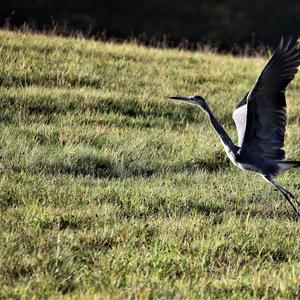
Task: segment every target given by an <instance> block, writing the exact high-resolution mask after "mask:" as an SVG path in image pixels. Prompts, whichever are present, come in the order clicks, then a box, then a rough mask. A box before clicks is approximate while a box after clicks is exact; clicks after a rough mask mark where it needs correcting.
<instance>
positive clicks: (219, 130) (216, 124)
mask: <svg viewBox="0 0 300 300" xmlns="http://www.w3.org/2000/svg"><path fill="white" fill-rule="evenodd" d="M198 105H199V104H198ZM199 106H200V105H199ZM200 107H201V108H202V109H203V110H204V112H205V113H206V114H207V115H208V118H209V120H210V123H211V125H212V126H213V128H214V129H215V131H216V133H217V134H218V136H219V138H220V140H221V142H222V144H223V145H224V147H225V150H226V152H227V149H226V148H227V147H228V148H229V150H231V151H233V152H235V150H236V148H237V147H236V146H235V145H234V143H233V142H232V140H231V138H230V137H229V136H228V134H227V133H226V131H225V130H224V128H223V127H222V126H221V125H220V123H219V122H218V120H217V119H216V117H215V116H214V114H213V113H212V112H211V110H210V108H209V107H208V105H206V106H205V107H202V106H200Z"/></svg>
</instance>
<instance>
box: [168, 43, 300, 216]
mask: <svg viewBox="0 0 300 300" xmlns="http://www.w3.org/2000/svg"><path fill="white" fill-rule="evenodd" d="M299 65H300V50H299V48H298V47H297V45H296V44H294V43H292V39H289V40H288V41H287V42H286V43H285V42H284V40H283V39H281V41H280V43H279V46H278V48H277V50H276V51H275V53H274V54H273V56H272V57H271V59H270V60H269V62H268V63H267V65H266V66H265V68H264V69H263V71H262V72H261V74H260V75H259V77H258V78H257V80H256V82H255V84H254V86H253V87H252V88H251V89H250V91H249V92H248V93H247V94H246V95H245V97H244V98H243V99H242V100H241V101H240V103H239V104H238V106H237V107H236V109H235V110H234V112H233V120H234V122H235V124H236V128H237V132H238V145H237V146H236V145H234V143H233V142H232V141H231V139H230V137H229V136H228V135H227V133H226V132H225V130H224V129H223V128H222V126H221V125H220V124H219V123H218V121H217V120H216V118H215V117H214V115H213V114H212V112H211V111H210V109H209V107H208V105H207V103H206V102H205V100H204V99H203V98H202V97H200V96H191V97H182V96H177V97H170V98H171V99H176V100H183V101H185V102H188V103H191V104H195V105H197V106H199V107H200V108H201V109H202V110H203V111H204V112H205V113H207V115H208V117H209V119H210V122H211V124H212V126H213V127H214V129H215V130H216V132H217V133H218V135H219V137H220V139H221V142H222V143H223V145H224V147H225V151H226V153H227V155H228V157H229V158H230V160H231V161H232V162H233V163H234V164H235V165H237V166H238V167H240V168H242V169H245V170H251V171H255V172H258V173H260V174H261V175H262V176H263V177H264V179H266V180H267V181H268V182H270V183H271V184H273V185H274V186H275V187H276V188H277V189H278V190H279V191H280V192H281V193H282V194H283V195H284V197H285V198H286V199H287V201H288V202H289V203H290V204H291V206H292V207H293V209H294V210H295V212H296V213H297V214H298V211H297V209H296V207H295V205H294V204H293V203H292V200H291V199H294V201H295V203H297V204H298V205H300V203H299V202H298V201H297V200H296V199H295V197H294V196H293V195H292V194H291V193H290V192H289V191H287V190H286V189H285V188H283V187H282V186H280V185H279V184H277V183H276V182H275V180H274V177H275V176H277V175H279V174H280V173H281V172H283V171H286V170H288V169H290V168H295V167H299V166H300V162H299V161H284V158H285V151H284V150H283V147H284V136H285V128H286V120H287V118H286V99H285V90H286V87H287V86H288V84H289V83H290V82H291V81H292V80H293V78H294V77H295V74H296V73H297V68H298V66H299Z"/></svg>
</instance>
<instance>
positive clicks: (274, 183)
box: [264, 175, 300, 218]
mask: <svg viewBox="0 0 300 300" xmlns="http://www.w3.org/2000/svg"><path fill="white" fill-rule="evenodd" d="M264 177H265V179H266V180H267V181H268V182H270V183H271V184H272V185H274V186H275V187H276V189H277V190H279V191H280V192H281V193H282V194H283V196H284V198H285V199H286V200H287V201H288V202H289V204H290V205H291V206H292V208H293V209H294V211H295V213H296V215H297V217H298V218H299V214H298V211H297V209H296V207H295V206H294V204H293V203H292V201H291V199H290V198H292V199H294V200H295V202H296V203H297V204H298V205H299V206H300V203H299V202H298V201H297V200H296V199H295V197H294V195H293V194H292V193H290V192H289V191H288V190H286V189H285V188H284V187H282V186H281V185H279V184H278V183H277V182H275V180H274V179H273V178H272V176H270V175H266V176H264Z"/></svg>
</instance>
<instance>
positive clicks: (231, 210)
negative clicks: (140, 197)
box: [119, 202, 297, 225]
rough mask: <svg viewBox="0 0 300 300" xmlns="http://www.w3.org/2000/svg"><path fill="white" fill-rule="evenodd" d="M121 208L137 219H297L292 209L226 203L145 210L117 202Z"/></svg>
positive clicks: (123, 211)
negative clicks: (191, 217) (263, 208)
mask: <svg viewBox="0 0 300 300" xmlns="http://www.w3.org/2000/svg"><path fill="white" fill-rule="evenodd" d="M119 205H120V207H122V209H121V210H120V217H122V218H125V219H127V218H129V219H132V218H137V219H148V218H150V217H153V216H160V217H161V216H162V215H164V216H166V217H170V216H171V217H172V216H174V217H183V216H186V215H191V214H194V213H196V214H197V215H199V217H200V216H206V217H211V219H212V224H213V225H215V224H221V223H223V222H227V219H228V214H232V215H235V216H237V217H241V218H243V219H246V218H251V219H257V218H260V219H265V218H268V219H277V220H278V219H279V220H282V221H288V220H289V221H291V220H294V221H297V220H296V219H295V216H294V215H293V212H292V211H289V210H287V211H275V210H268V209H266V210H258V209H253V208H251V209H250V208H243V207H242V205H239V207H237V206H232V205H228V206H226V207H221V206H217V205H215V206H212V205H209V204H205V203H201V202H199V203H195V202H189V203H188V204H187V203H181V204H179V203H176V207H169V206H167V205H162V206H159V207H157V205H156V204H155V205H152V206H151V205H150V206H148V209H147V211H141V212H137V211H133V210H132V209H130V208H127V207H125V206H124V205H122V203H119Z"/></svg>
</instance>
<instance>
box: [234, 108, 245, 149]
mask: <svg viewBox="0 0 300 300" xmlns="http://www.w3.org/2000/svg"><path fill="white" fill-rule="evenodd" d="M232 118H233V120H234V123H235V126H236V129H237V132H238V137H239V141H238V146H239V147H241V146H242V143H243V140H244V135H245V130H246V121H247V103H245V104H244V105H242V106H240V107H238V108H237V109H235V111H234V112H233V115H232Z"/></svg>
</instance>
